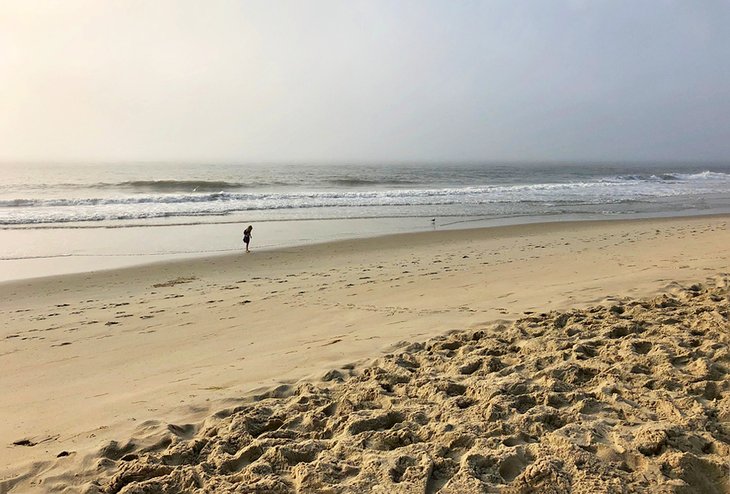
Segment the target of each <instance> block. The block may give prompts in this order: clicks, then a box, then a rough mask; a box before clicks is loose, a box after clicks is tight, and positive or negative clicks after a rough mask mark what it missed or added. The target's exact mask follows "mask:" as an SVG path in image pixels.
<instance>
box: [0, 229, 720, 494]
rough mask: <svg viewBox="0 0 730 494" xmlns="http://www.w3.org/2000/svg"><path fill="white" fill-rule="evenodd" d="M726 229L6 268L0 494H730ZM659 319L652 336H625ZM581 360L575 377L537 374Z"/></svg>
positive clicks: (480, 234) (413, 242) (457, 237)
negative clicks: (568, 489) (644, 492)
mask: <svg viewBox="0 0 730 494" xmlns="http://www.w3.org/2000/svg"><path fill="white" fill-rule="evenodd" d="M728 219H729V217H728V216H726V215H715V216H704V217H684V218H663V219H640V220H617V221H583V222H555V223H543V224H529V225H514V226H503V227H495V228H482V229H470V230H434V231H426V232H420V233H408V234H398V235H390V236H385V237H374V238H366V239H355V240H342V241H337V242H329V243H322V244H316V245H305V246H295V247H289V248H283V249H275V250H262V251H256V247H255V244H254V245H253V246H252V248H253V250H254V251H253V252H252V253H251V254H243V253H235V254H225V255H219V256H212V257H198V258H194V259H184V260H171V261H166V262H159V263H155V264H148V265H144V266H133V267H127V268H123V269H115V270H107V271H97V272H90V273H75V274H65V275H62V276H55V277H47V278H36V279H30V280H17V281H9V282H5V283H3V284H2V285H0V290H2V294H3V296H2V297H1V299H0V315H2V318H1V320H2V322H1V323H0V344H1V345H2V348H1V349H0V359H2V368H3V373H2V375H1V376H0V389H3V390H4V399H3V401H2V403H1V404H0V417H2V419H3V420H2V421H0V437H2V438H3V442H4V444H0V460H2V461H0V465H1V466H0V492H35V491H37V492H44V491H51V490H55V491H60V490H62V489H64V488H65V489H68V491H69V492H77V491H78V492H125V493H131V492H156V491H155V490H154V487H153V484H154V482H158V484H154V485H157V487H156V488H158V490H159V489H162V491H165V492H177V491H179V490H180V489H183V490H189V491H195V489H208V490H210V491H215V492H229V491H230V492H233V490H234V489H235V487H234V485H235V483H236V482H238V485H239V486H244V491H246V492H248V491H259V492H267V491H272V490H273V491H276V490H278V491H281V492H293V491H294V490H296V489H298V490H299V491H301V492H323V491H327V489H329V491H330V492H350V491H357V492H368V491H376V490H377V489H378V488H380V489H381V490H382V492H439V489H441V491H440V492H484V491H485V490H486V491H489V489H492V490H500V489H514V490H515V492H530V489H544V490H543V491H542V492H549V490H548V487H549V486H551V485H552V486H557V487H555V488H556V489H557V490H555V492H563V491H564V490H561V486H563V487H564V486H565V485H571V483H572V485H573V486H574V487H575V486H579V487H580V489H578V488H576V492H594V491H591V490H590V486H591V485H593V486H594V488H596V489H598V490H597V492H621V489H622V488H625V489H628V490H637V491H640V490H641V489H642V488H646V487H647V486H659V485H661V486H662V487H661V489H664V490H663V492H700V491H702V492H729V491H730V486H729V485H728V479H730V476H728V465H727V462H725V463H724V464H723V463H722V461H721V459H722V458H727V457H728V455H729V454H730V450H728V437H729V436H728V434H729V433H730V432H729V430H728V428H729V427H730V426H729V425H728V421H729V420H730V416H728V411H729V410H730V406H729V404H728V401H727V400H728V397H727V387H728V385H727V378H726V372H727V369H728V366H730V362H728V342H729V335H728V319H727V303H728V299H727V289H728V280H729V277H730V269H729V268H728V266H729V265H730V262H729V261H730V252H729V251H728V249H727V246H728V245H730V230H728ZM255 234H256V230H254V239H255V238H256V236H255ZM692 287H694V288H692ZM692 293H696V294H697V296H696V297H695V296H693V295H692ZM657 297H660V298H661V297H666V298H667V299H671V300H672V301H673V302H671V303H669V305H668V306H667V307H669V308H670V309H673V310H674V312H672V313H665V312H662V310H664V309H667V307H662V302H661V300H659V301H658V302H657V301H656V300H658V299H657ZM716 299H717V300H716ZM629 300H630V301H631V302H630V301H629ZM641 301H644V302H641ZM647 301H648V302H647ZM642 303H643V304H644V305H646V307H645V306H644V305H641V304H642ZM723 304H724V305H723ZM615 307H619V308H615ZM553 311H557V312H553ZM632 311H633V312H632ZM723 311H725V312H723ZM670 312H671V311H670ZM560 314H572V315H570V316H561V315H560ZM703 314H704V316H703ZM576 315H582V316H581V317H574V316H576ZM598 315H600V316H601V317H598ZM629 316H630V317H629ZM705 316H706V317H705ZM571 317H572V318H573V319H571ZM723 317H724V318H723ZM591 318H592V319H593V321H592V324H591V325H586V324H584V323H585V321H586V320H587V319H591ZM631 318H633V319H631ZM669 320H671V321H674V322H668V321H669ZM560 321H562V322H560ZM569 321H572V323H571V324H568V322H569ZM579 321H584V323H579ZM637 321H643V322H642V324H643V325H644V326H647V327H648V326H650V325H652V324H653V326H652V327H651V328H650V331H649V330H647V331H643V330H642V331H634V330H633V329H630V330H625V331H624V330H621V331H618V333H611V331H616V328H618V327H623V326H626V327H628V328H634V327H635V326H636V324H638V322H637ZM660 321H664V322H663V323H661V324H660ZM572 326H574V330H575V331H574V332H572V334H566V333H565V331H566V329H565V328H570V327H572ZM639 326H641V324H639ZM692 331H696V334H695V333H691V334H687V333H688V332H692ZM558 333H560V338H563V340H560V339H559V338H558ZM475 334H479V335H480V336H479V337H478V338H475V337H474V335H475ZM611 334H614V336H610V335H611ZM499 338H501V340H500V339H499ZM566 338H567V339H566ZM705 338H707V340H706V341H705ZM683 339H687V341H689V340H692V341H693V342H695V343H696V345H694V346H693V347H691V348H694V349H695V350H691V348H689V347H686V346H684V347H683V346H682V342H683V341H684V340H683ZM502 340H503V341H502ZM470 341H473V342H474V343H473V344H467V343H468V342H470ZM558 341H562V343H563V344H564V345H563V346H560V345H558V344H557V342H558ZM672 342H674V343H673V344H676V345H679V347H678V348H680V347H681V348H685V349H686V352H685V353H687V352H689V353H687V355H684V354H682V355H680V354H679V351H678V350H677V349H676V348H674V347H672V348H671V349H670V348H669V346H668V345H670V343H672ZM490 345H491V346H490ZM494 345H496V346H494ZM565 345H568V346H565ZM632 345H633V346H632ZM513 347H515V348H519V349H521V350H520V351H521V352H522V353H520V352H517V351H515V350H514V348H513ZM511 348H512V350H510V349H511ZM434 349H435V350H439V351H440V352H441V353H439V352H435V350H434ZM696 349H701V350H702V352H699V351H698V350H696ZM670 350H671V351H670ZM490 351H492V352H493V353H491V354H490V353H489V352H490ZM495 352H496V353H495ZM500 352H501V353H500ZM672 352H674V353H672ZM675 353H676V355H675ZM675 357H677V358H679V357H686V360H684V361H681V360H678V361H676V362H675V361H673V360H672V359H674V358H675ZM452 358H453V359H454V360H453V361H451V359H452ZM622 359H623V360H626V365H625V366H622V365H619V364H620V361H622ZM558 360H565V361H566V362H569V363H570V364H571V365H573V367H571V368H570V369H567V368H566V369H563V371H564V372H563V373H562V374H560V375H559V376H558V374H551V375H550V376H547V377H546V375H543V374H540V371H541V370H542V369H545V368H547V367H549V366H551V365H554V364H556V362H557V361H558ZM398 362H400V364H399V363H398ZM409 362H410V363H409ZM672 362H674V363H675V364H676V363H677V362H682V364H681V365H682V366H683V367H684V366H689V367H691V368H690V369H689V370H687V371H686V372H685V371H684V370H682V369H679V370H678V369H677V368H676V367H677V366H676V365H675V366H674V367H672V365H673V364H672ZM589 364H590V365H589ZM490 366H491V367H490ZM585 366H588V367H590V370H589V371H585V370H581V369H582V367H585ZM635 366H638V367H635ZM667 366H669V367H667ZM703 366H704V367H703ZM624 367H626V368H624ZM634 367H635V369H634ZM378 369H380V370H378ZM383 369H385V370H383ZM408 369H410V370H408ZM490 369H491V370H490ZM505 369H512V371H510V372H507V371H505ZM571 369H572V370H571ZM632 369H634V370H636V369H638V370H636V372H634V370H632ZM381 370H382V372H381ZM570 372H573V377H572V378H571V377H566V375H567V374H570ZM612 372H613V374H612ZM566 373H567V374H566ZM662 373H663V374H662ZM409 374H413V376H412V377H409V378H408V379H406V378H405V377H404V375H405V376H408V375H409ZM638 374H640V375H641V376H643V378H644V379H645V380H648V379H649V378H652V379H653V380H654V382H655V384H652V385H650V386H648V387H646V386H644V385H643V384H640V383H638V384H637V383H634V382H633V381H630V380H627V379H626V378H627V376H634V377H636V375H638ZM662 375H664V377H665V378H666V380H673V382H674V383H675V384H676V386H674V387H672V386H664V387H663V385H661V379H660V378H661V377H662ZM668 376H669V377H668ZM670 378H671V379H670ZM551 379H552V381H551ZM657 382H659V384H656V383H657ZM644 384H646V383H644ZM563 385H564V386H565V389H561V388H560V386H563ZM510 386H512V387H510ZM551 386H552V387H551ZM611 386H614V387H615V388H616V389H619V388H621V386H624V388H626V389H627V390H626V391H625V392H624V394H623V395H622V400H623V401H622V402H621V404H620V406H619V404H617V403H616V400H617V396H618V395H620V394H621V393H620V392H619V391H620V390H619V391H611ZM642 386H643V387H642ZM652 386H653V388H652ZM699 387H702V389H701V390H699V391H698V389H699ZM325 388H326V389H329V391H327V390H325ZM604 388H605V389H604ZM696 388H697V389H696ZM641 389H645V390H649V391H646V393H647V396H648V395H651V397H653V399H654V401H653V402H652V401H647V399H643V398H642V397H641V393H639V391H640V390H641ZM419 390H420V391H419ZM506 390H507V391H506ZM376 391H377V392H376ZM566 393H572V394H571V395H570V396H568V395H567V394H566ZM673 393H674V394H673ZM556 394H557V395H558V396H554V395H556ZM495 396H502V401H501V402H499V403H498V402H497V401H495ZM640 398H641V399H640ZM659 398H661V403H660V400H659ZM348 400H349V403H350V404H349V405H347V406H349V407H350V408H349V409H348V408H347V407H345V406H344V405H343V403H344V401H348ZM510 400H512V401H510ZM520 400H521V401H520ZM551 400H552V401H551ZM561 400H563V401H564V402H563V401H561ZM565 400H567V401H565ZM624 402H626V403H628V402H630V403H631V404H630V405H626V404H625V403H624ZM331 403H339V404H340V405H338V406H330V405H331ZM459 403H461V405H460V404H459ZM376 405H377V406H376ZM462 405H463V406H462ZM538 406H540V407H543V408H544V409H539V408H536V407H538ZM439 407H452V408H449V412H448V413H447V412H446V408H444V409H443V410H442V409H441V408H439ZM453 407H456V408H455V409H454V408H453ZM662 407H664V408H662ZM672 407H674V408H672ZM723 407H724V408H723ZM629 408H630V409H631V410H632V411H631V413H628V412H627V410H629ZM652 408H655V409H656V410H652ZM327 410H329V412H328V411H327ZM438 410H441V412H440V413H437V412H436V411H438ZM455 410H456V411H455ZM458 410H464V412H463V414H462V413H461V412H458ZM531 410H532V412H530V411H531ZM540 410H541V411H540ZM661 410H664V411H663V412H662V411H661ZM538 411H540V413H542V414H543V415H541V416H537V415H535V416H532V415H530V413H533V412H534V413H537V412H538ZM548 412H549V413H548ZM690 412H691V413H690ZM322 414H324V415H322ZM652 414H655V415H652ZM656 414H659V415H656ZM520 417H523V418H524V420H521V419H520ZM540 417H542V418H540ZM702 417H705V421H704V422H702V421H701V419H702ZM708 417H709V418H708ZM295 418H296V420H294V419H295ZM710 418H711V419H712V420H710ZM335 419H337V420H335ZM692 420H695V422H692ZM708 420H709V422H712V424H710V425H712V427H715V429H713V430H710V429H708V428H707V427H708V423H709V422H708ZM551 421H552V422H551ZM295 422H296V423H295ZM472 423H473V424H478V423H489V424H491V426H492V428H491V429H489V430H488V431H484V430H481V431H477V430H472V431H471V432H470V433H469V434H467V432H468V431H467V430H466V429H468V428H469V427H471V426H470V425H469V424H472ZM544 423H552V424H553V425H552V426H551V427H542V428H540V427H538V426H537V425H536V424H544ZM429 424H430V425H429ZM596 424H597V425H596ZM697 424H701V425H702V426H703V427H705V429H703V431H704V432H703V434H704V435H702V437H700V436H699V435H696V436H697V437H695V436H692V435H691V434H690V432H691V431H693V430H694V429H695V428H696V427H699V426H698V425H697ZM244 426H245V427H244ZM581 427H583V428H582V429H581ZM325 430H326V431H329V432H328V433H325V432H323V431H325ZM318 431H319V432H318ZM498 431H501V432H499V433H498ZM595 431H603V432H602V434H603V435H602V436H601V434H598V433H595ZM639 431H643V432H641V434H639ZM718 431H719V432H718ZM277 432H278V433H279V434H277ZM426 432H427V433H426ZM315 433H320V434H319V435H317V434H315ZM591 433H595V434H594V436H596V437H593V436H591ZM614 433H615V435H616V436H615V438H614V439H615V440H612V441H613V442H611V441H608V440H606V439H605V438H606V437H609V436H610V434H614ZM683 434H684V435H683ZM688 434H690V435H689V436H688ZM342 435H344V436H347V437H346V438H343V437H344V436H342ZM598 436H600V437H598ZM690 436H691V437H690ZM490 437H491V438H499V441H498V442H499V444H496V443H494V441H492V442H490V441H489V438H490ZM611 437H613V436H611ZM677 437H679V438H680V439H682V440H677V439H676V438H677ZM226 438H227V439H226ZM460 438H461V439H460ZM642 438H643V439H642ZM267 441H268V442H267ZM550 441H552V442H550ZM599 443H600V444H599ZM196 444H197V445H198V446H199V448H198V449H197V450H196V449H195V448H196V446H194V445H196ZM206 445H207V446H206ZM419 445H420V446H419ZM597 445H598V446H597ZM607 445H608V446H607ZM599 446H600V447H599ZM205 447H207V448H208V449H207V450H205V455H207V456H205V458H202V456H201V449H200V448H205ZM543 447H544V448H548V449H550V448H553V449H552V450H550V451H552V452H551V453H550V454H548V453H546V452H545V451H546V450H545V449H544V448H543ZM211 448H212V449H211ZM439 448H441V449H439ZM443 448H446V449H445V450H444V449H443ZM541 448H543V449H541ZM576 448H577V449H576ZM632 448H633V449H632ZM637 448H638V449H637ZM682 448H684V449H682ZM492 450H493V454H491V456H490V454H487V453H485V451H492ZM557 450H559V451H561V452H562V453H556V451H557ZM634 450H636V451H638V453H636V452H635V451H634ZM191 451H197V452H195V453H192V452H191ZM480 451H481V453H480ZM642 451H645V452H648V453H646V454H644V453H642ZM580 452H582V453H580ZM578 453H580V454H584V455H588V456H586V458H585V464H586V465H589V466H590V468H588V467H586V468H585V470H586V471H587V472H589V474H590V475H589V474H583V476H582V477H581V469H580V468H579V467H577V466H576V465H575V461H574V462H573V464H572V465H568V464H567V463H566V460H565V458H567V457H572V458H574V459H575V458H576V457H579V456H580V455H579V454H578ZM560 454H563V455H564V456H565V458H560ZM439 455H441V456H439ZM687 455H689V456H687ZM447 459H448V461H447ZM673 462H674V463H673ZM622 464H623V465H624V466H625V468H623V470H621V469H620V468H619V467H621V465H622ZM662 465H669V467H666V468H665V467H662ZM309 467H311V468H310V469H308V468H309ZM617 468H618V469H619V470H620V472H623V473H620V472H619V473H616V469H617ZM663 468H664V470H663ZM672 469H674V470H673V471H674V472H675V473H676V472H684V471H687V472H690V471H691V472H694V473H692V474H682V473H678V474H676V475H674V476H673V474H672ZM125 472H127V474H126V476H125ZM130 472H131V473H130ZM211 472H213V473H211ZM343 472H344V473H343ZM348 472H349V473H348ZM388 472H391V473H392V472H395V474H388ZM469 472H471V473H469ZM596 472H603V475H599V474H598V473H596ZM607 472H613V474H610V475H609V473H607ZM698 472H699V473H698ZM693 475H694V477H693ZM642 476H643V477H642ZM432 478H433V479H435V480H429V479H432ZM641 478H644V479H645V480H638V479H641ZM546 479H548V480H546ZM550 479H552V480H550ZM145 482H147V484H145ZM165 482H166V483H165ZM540 482H542V484H541V483H540ZM591 482H593V484H591ZM641 482H645V483H643V484H642V483H641ZM702 482H704V483H702ZM145 486H147V487H145ZM151 486H152V487H151ZM160 486H162V487H160ZM165 486H167V487H166V488H167V489H168V490H165ZM145 488H149V489H151V490H149V491H145V490H144V489H145ZM246 489H248V490H246ZM581 489H582V490H581ZM682 489H690V490H684V491H683V490H682ZM692 489H694V490H692ZM698 489H699V490H698ZM713 489H714V490H713ZM657 491H660V490H657ZM201 492H202V490H201Z"/></svg>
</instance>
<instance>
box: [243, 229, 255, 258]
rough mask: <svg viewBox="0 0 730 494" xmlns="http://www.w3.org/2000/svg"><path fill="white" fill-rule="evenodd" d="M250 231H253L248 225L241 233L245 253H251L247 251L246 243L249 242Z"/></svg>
mask: <svg viewBox="0 0 730 494" xmlns="http://www.w3.org/2000/svg"><path fill="white" fill-rule="evenodd" d="M251 230H253V226H252V225H248V227H247V228H246V229H245V230H244V231H243V243H244V244H246V252H251V251H250V250H248V243H249V242H250V241H251Z"/></svg>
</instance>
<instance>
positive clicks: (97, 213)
mask: <svg viewBox="0 0 730 494" xmlns="http://www.w3.org/2000/svg"><path fill="white" fill-rule="evenodd" d="M328 180H330V181H331V180H332V179H331V178H330V179H328ZM337 180H340V179H337ZM347 180H348V184H349V185H348V187H352V186H354V184H355V182H353V180H357V181H358V183H361V185H366V184H365V183H363V182H362V181H360V180H361V179H359V178H357V179H350V178H348V179H347ZM123 183H127V184H130V185H129V186H130V187H134V188H136V189H140V190H139V191H135V193H126V194H120V193H116V194H115V195H113V196H108V197H103V194H101V193H98V194H97V195H96V196H95V197H81V198H37V197H32V196H29V197H22V198H15V199H4V200H0V225H22V224H41V223H66V222H85V221H109V220H134V219H149V218H166V217H180V216H221V215H226V214H230V213H235V212H242V211H277V210H294V209H302V210H305V209H312V208H359V209H360V210H363V211H364V210H365V208H370V210H371V211H372V210H374V209H373V208H380V209H378V210H379V211H384V212H386V211H387V210H385V209H382V208H388V207H390V208H401V207H423V206H436V207H438V206H453V205H464V206H465V207H480V206H484V207H487V206H488V205H496V204H521V205H530V206H535V207H537V206H540V207H543V208H554V207H558V206H561V205H572V206H585V205H602V204H621V203H628V202H651V201H654V200H657V199H658V198H667V197H676V196H680V197H681V196H691V197H697V196H701V195H705V194H713V193H724V194H728V193H730V174H726V173H719V172H711V171H704V172H700V173H693V174H681V173H664V174H654V175H643V176H642V175H626V176H609V177H604V178H595V179H593V180H592V181H576V182H557V183H533V184H512V185H482V186H462V187H447V188H389V189H378V188H375V187H371V188H346V187H340V188H339V189H332V190H329V189H326V188H325V189H324V190H319V191H312V190H304V189H303V188H299V189H294V190H290V191H279V192H274V191H255V190H252V191H248V190H246V191H243V190H219V189H220V188H221V185H222V184H229V185H230V186H231V188H232V187H233V185H234V184H237V185H241V184H238V183H236V182H225V181H206V182H202V183H204V184H206V187H208V188H209V189H211V190H209V191H207V192H206V191H201V190H196V191H195V192H192V191H188V190H187V189H185V190H183V191H182V192H179V191H177V190H176V189H175V188H176V187H182V184H184V185H185V187H188V188H189V187H191V186H193V188H195V187H199V186H200V184H201V182H200V181H193V180H183V181H134V182H123ZM149 184H153V185H152V186H150V185H149ZM117 185H118V184H117ZM144 187H151V190H149V191H145V190H142V189H144ZM155 187H160V189H155ZM165 187H169V189H164V188H165ZM91 192H92V193H93V191H91ZM330 210H332V209H330ZM368 214H370V213H368Z"/></svg>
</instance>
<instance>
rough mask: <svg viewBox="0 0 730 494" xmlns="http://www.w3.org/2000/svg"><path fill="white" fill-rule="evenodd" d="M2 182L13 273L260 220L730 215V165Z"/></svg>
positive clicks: (260, 171)
mask: <svg viewBox="0 0 730 494" xmlns="http://www.w3.org/2000/svg"><path fill="white" fill-rule="evenodd" d="M0 178H2V181H1V182H0V239H1V240H2V242H0V279H11V278H17V277H25V276H28V275H34V276H36V275H42V274H56V273H59V272H69V271H79V270H81V271H83V270H88V269H96V268H99V267H117V266H121V265H129V264H135V263H140V262H147V261H150V260H154V259H155V258H162V257H164V258H170V257H189V256H193V255H205V254H213V253H221V252H231V251H237V250H240V249H241V247H242V246H241V239H240V237H241V231H242V230H243V228H244V227H245V226H246V225H247V224H253V225H254V236H253V242H252V248H254V249H267V248H275V247H283V246H289V245H297V244H303V243H310V242H320V241H327V240H333V239H340V238H350V237H360V236H374V235H380V234H387V233H397V232H406V231H421V230H429V229H434V228H437V229H438V228H464V227H470V226H474V227H478V226H489V225H497V224H516V223H523V222H528V221H556V220H562V219H570V220H580V219H601V218H630V217H652V216H667V215H690V214H693V215H694V214H711V213H727V212H730V164H713V165H708V164H692V163H674V164H666V163H656V164H633V165H632V164H595V163H593V164H592V163H580V164H578V163H550V164H498V163H485V164H479V163H472V164H451V163H428V164H417V163H405V164H380V165H379V164H368V165H363V164H348V163H340V164H327V165H324V164H287V165H272V164H257V165H230V164H174V163H162V164H156V163H144V164H141V163H129V164H125V163H117V164H75V165H71V164H32V165H28V164H22V165H21V164H8V163H6V164H0ZM432 220H435V221H432ZM53 259H55V261H53V262H50V261H49V260H53ZM33 260H35V261H33ZM21 261H24V262H21ZM33 264H35V265H37V266H40V269H36V268H33ZM19 267H22V269H21V268H19ZM26 268H29V269H30V271H29V270H28V269H26Z"/></svg>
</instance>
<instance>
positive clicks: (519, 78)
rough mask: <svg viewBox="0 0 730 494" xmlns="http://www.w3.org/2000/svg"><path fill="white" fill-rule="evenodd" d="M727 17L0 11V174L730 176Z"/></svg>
mask: <svg viewBox="0 0 730 494" xmlns="http://www.w3.org/2000/svg"><path fill="white" fill-rule="evenodd" d="M728 26H730V2H728V1H724V0H705V1H703V0H685V1H672V0H651V1H650V0H647V1H641V2H637V1H635V0H632V1H623V0H585V1H581V0H554V1H543V0H532V1H523V0H505V1H488V0H485V1H480V2H477V1H467V0H462V1H452V0H444V1H428V0H414V1H406V0H402V1H396V0H388V1H378V0H364V1H357V0H347V1H342V0H333V1H325V0H322V1H320V0H308V1H303V0H292V1H286V0H264V1H239V0H236V1H219V0H212V1H205V2H203V1H188V0H174V1H165V0H148V1H135V0H122V1H112V0H110V1H103V2H100V1H98V0H88V1H81V0H58V1H52V0H46V1H35V0H4V1H3V2H2V3H0V160H2V161H6V162H7V161H10V162H12V161H15V162H17V161H21V162H22V161H64V162H68V161H82V162H99V161H103V162H115V161H126V162H129V161H173V162H174V161H185V162H227V163H247V162H309V163H311V162H384V161H385V162H396V161H430V162H438V161H452V162H458V161H560V160H565V161H584V160H585V161H615V160H620V161H694V162H700V161H730V29H728Z"/></svg>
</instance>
